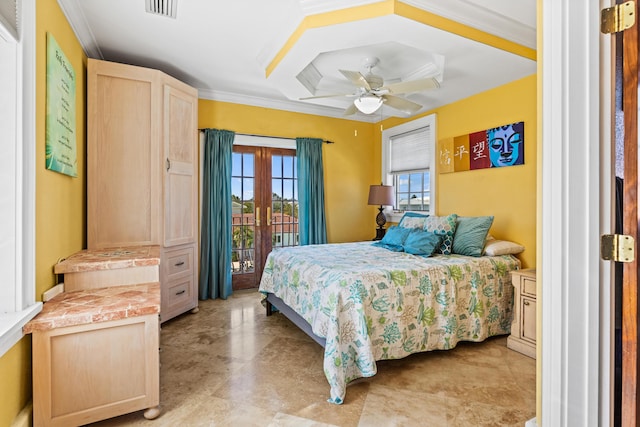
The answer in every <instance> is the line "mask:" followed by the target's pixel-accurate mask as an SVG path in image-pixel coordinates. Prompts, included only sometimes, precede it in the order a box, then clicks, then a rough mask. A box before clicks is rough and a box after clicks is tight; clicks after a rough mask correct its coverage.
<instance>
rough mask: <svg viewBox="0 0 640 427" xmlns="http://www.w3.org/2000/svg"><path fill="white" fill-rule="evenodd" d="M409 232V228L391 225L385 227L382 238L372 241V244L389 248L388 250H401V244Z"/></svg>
mask: <svg viewBox="0 0 640 427" xmlns="http://www.w3.org/2000/svg"><path fill="white" fill-rule="evenodd" d="M410 232H411V229H410V228H403V227H397V226H391V227H389V228H388V229H387V232H386V233H385V235H384V237H383V238H382V240H380V241H378V242H374V243H373V244H374V245H376V246H381V247H383V248H385V249H389V250H390V251H394V252H402V251H403V250H404V249H403V248H402V245H403V244H404V241H405V239H406V238H407V236H408V235H409V233H410Z"/></svg>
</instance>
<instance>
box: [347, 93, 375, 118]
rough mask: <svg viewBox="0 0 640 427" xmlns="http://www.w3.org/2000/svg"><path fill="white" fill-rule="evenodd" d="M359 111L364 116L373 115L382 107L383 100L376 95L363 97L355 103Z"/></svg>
mask: <svg viewBox="0 0 640 427" xmlns="http://www.w3.org/2000/svg"><path fill="white" fill-rule="evenodd" d="M353 104H354V105H355V106H356V108H357V109H358V111H360V112H361V113H363V114H372V113H375V112H376V111H378V109H379V108H380V107H382V98H380V97H378V96H376V95H362V96H361V97H360V98H356V99H355V100H354V101H353Z"/></svg>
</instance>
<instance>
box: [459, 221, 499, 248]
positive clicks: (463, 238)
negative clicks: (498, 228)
mask: <svg viewBox="0 0 640 427" xmlns="http://www.w3.org/2000/svg"><path fill="white" fill-rule="evenodd" d="M491 224H493V216H473V217H472V216H469V217H465V216H459V217H458V221H457V225H456V233H455V234H454V236H453V253H454V254H459V255H468V256H481V255H482V250H483V249H484V243H485V239H486V238H487V233H489V229H490V228H491Z"/></svg>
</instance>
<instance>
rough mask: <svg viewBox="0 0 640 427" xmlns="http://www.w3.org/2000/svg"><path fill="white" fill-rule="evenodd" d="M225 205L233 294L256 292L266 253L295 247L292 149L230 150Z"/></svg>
mask: <svg viewBox="0 0 640 427" xmlns="http://www.w3.org/2000/svg"><path fill="white" fill-rule="evenodd" d="M231 206H232V221H231V227H232V230H231V236H232V254H231V269H232V282H233V289H234V290H239V289H249V288H256V287H258V285H259V283H260V276H261V275H262V269H263V268H264V262H265V260H266V258H267V255H268V254H269V252H271V250H272V248H273V247H282V246H296V245H298V244H299V238H298V182H297V170H296V152H295V150H290V149H283V148H270V147H255V146H243V145H239V146H234V147H233V166H232V170H231Z"/></svg>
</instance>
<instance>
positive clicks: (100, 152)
mask: <svg viewBox="0 0 640 427" xmlns="http://www.w3.org/2000/svg"><path fill="white" fill-rule="evenodd" d="M87 94H88V95H87V96H88V101H87V110H88V127H87V131H88V138H87V139H88V141H87V242H88V248H89V249H96V248H107V247H119V246H133V245H161V247H162V249H161V259H162V261H161V264H162V265H163V266H164V265H166V264H167V262H168V261H167V257H168V256H169V252H171V251H173V250H174V249H176V250H178V249H179V250H182V251H187V252H188V253H189V254H191V255H190V256H191V257H192V258H191V262H190V264H189V269H188V270H187V271H183V272H182V273H183V274H182V276H181V283H182V286H183V287H184V292H182V293H180V294H179V295H183V297H182V298H178V299H177V300H176V299H175V298H173V299H171V298H168V297H167V295H169V286H171V284H170V280H169V278H168V276H167V274H168V270H167V269H166V268H163V269H162V270H161V273H160V283H161V286H162V296H163V298H162V308H161V314H160V317H161V320H162V321H166V320H168V319H170V318H172V317H175V316H177V315H178V314H181V313H184V312H185V311H188V310H197V305H198V298H197V265H196V262H195V261H196V260H197V259H198V258H197V252H198V245H197V243H198V198H197V197H198V172H197V171H198V163H197V158H198V150H197V147H198V144H197V143H198V134H197V132H198V130H197V116H198V93H197V90H196V89H194V88H192V87H190V86H188V85H186V84H184V83H183V82H180V81H178V80H176V79H174V78H172V77H170V76H168V75H166V74H164V73H162V72H160V71H158V70H152V69H147V68H142V67H135V66H131V65H126V64H119V63H113V62H107V61H100V60H94V59H89V60H88V71H87ZM171 253H172V252H171ZM182 290H183V289H180V290H178V291H177V292H181V291H182ZM176 301H179V302H176Z"/></svg>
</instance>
